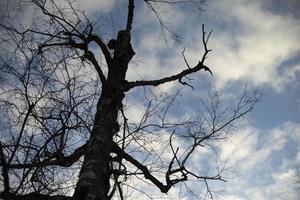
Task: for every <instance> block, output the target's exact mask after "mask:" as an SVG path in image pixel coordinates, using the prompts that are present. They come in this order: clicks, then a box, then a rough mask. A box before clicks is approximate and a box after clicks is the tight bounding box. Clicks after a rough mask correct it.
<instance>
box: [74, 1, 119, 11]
mask: <svg viewBox="0 0 300 200" xmlns="http://www.w3.org/2000/svg"><path fill="white" fill-rule="evenodd" d="M117 2H118V0H77V2H76V3H77V5H78V6H79V8H80V9H82V10H101V11H102V12H108V11H110V10H111V9H112V8H113V7H114V5H115V4H116V3H117ZM119 2H120V1H119Z"/></svg>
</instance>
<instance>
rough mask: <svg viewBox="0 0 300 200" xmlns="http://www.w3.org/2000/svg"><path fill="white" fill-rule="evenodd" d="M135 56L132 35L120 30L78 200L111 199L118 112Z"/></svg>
mask: <svg viewBox="0 0 300 200" xmlns="http://www.w3.org/2000/svg"><path fill="white" fill-rule="evenodd" d="M133 55H134V51H133V49H132V46H131V44H130V32H129V31H126V30H121V31H119V33H118V38H117V44H116V48H115V50H114V57H113V61H112V63H111V64H110V65H108V69H109V70H108V76H107V83H106V84H105V85H104V84H103V85H102V93H101V97H100V99H99V101H98V104H97V111H96V116H95V120H94V127H93V130H92V133H91V136H90V139H89V141H88V144H87V152H86V154H85V157H84V163H83V166H82V168H81V171H80V175H79V181H78V183H77V186H76V190H75V193H74V198H75V199H77V200H107V199H108V192H109V189H110V183H109V180H110V176H111V169H110V166H109V156H110V152H111V149H112V142H113V136H114V134H116V133H117V132H118V131H119V124H118V121H117V118H118V112H119V109H120V107H121V106H122V100H123V98H124V96H125V95H124V86H123V85H124V83H125V75H126V71H127V68H128V63H129V61H130V60H131V58H132V57H133Z"/></svg>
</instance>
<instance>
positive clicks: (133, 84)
mask: <svg viewBox="0 0 300 200" xmlns="http://www.w3.org/2000/svg"><path fill="white" fill-rule="evenodd" d="M210 34H211V32H210V33H209V35H208V36H207V37H206V36H205V35H206V32H205V30H204V25H202V36H203V45H204V54H203V56H202V59H201V60H200V61H199V62H198V64H197V65H196V66H194V67H189V65H188V69H185V70H183V71H181V72H180V73H178V74H175V75H172V76H168V77H165V78H162V79H157V80H145V81H134V82H126V83H125V84H124V89H125V91H128V90H130V89H132V88H134V87H138V86H158V85H161V84H164V83H167V82H172V81H176V80H178V81H179V82H181V83H182V84H185V85H188V84H187V83H185V82H183V81H182V78H183V77H185V76H186V75H189V74H192V73H195V72H198V71H200V70H202V69H203V70H205V71H208V72H209V73H210V74H211V75H212V72H211V70H210V69H209V68H208V67H207V66H205V65H204V61H205V59H206V57H207V54H208V52H210V51H211V49H208V48H207V43H208V39H209V37H210Z"/></svg>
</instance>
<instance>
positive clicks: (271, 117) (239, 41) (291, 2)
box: [24, 0, 300, 200]
mask: <svg viewBox="0 0 300 200" xmlns="http://www.w3.org/2000/svg"><path fill="white" fill-rule="evenodd" d="M126 2H127V1H124V0H85V1H83V0H80V1H79V6H80V8H82V9H84V10H86V13H88V14H89V15H90V16H92V17H93V18H94V21H97V20H99V16H102V17H103V16H104V18H101V19H100V22H99V23H98V25H99V27H101V26H100V25H102V24H103V25H104V26H105V27H108V28H106V29H101V33H102V34H103V37H104V38H105V39H107V40H108V39H109V38H111V37H112V36H113V35H114V34H115V33H116V30H118V28H120V27H122V26H123V24H124V23H125V21H124V16H125V14H126V10H124V9H126ZM159 9H160V11H162V12H163V13H164V14H162V17H163V19H165V21H166V22H168V23H169V24H170V25H171V26H172V28H173V29H174V31H175V32H176V33H178V34H179V36H181V37H180V39H181V42H180V43H178V42H176V41H174V40H171V39H169V40H168V42H167V43H166V42H165V41H164V40H163V38H162V35H161V31H160V26H159V24H158V23H157V21H156V18H155V16H154V15H153V13H152V12H151V10H150V9H149V8H147V7H146V6H145V5H144V4H143V3H141V2H139V3H137V5H136V11H135V20H134V27H133V48H134V49H135V51H136V56H135V57H134V59H133V61H132V63H131V64H130V68H129V71H128V75H127V79H128V80H137V79H146V78H150V79H151V78H157V77H164V76H168V75H170V74H173V73H176V72H179V71H181V70H182V69H184V67H185V63H184V61H183V59H182V56H181V52H182V50H183V48H184V47H185V49H186V51H185V54H186V57H187V60H188V61H189V62H190V64H191V65H194V64H196V63H197V62H198V60H199V58H200V57H201V56H202V53H203V45H202V42H201V40H202V38H201V37H202V34H201V25H202V24H205V26H206V29H207V30H208V31H209V30H212V31H213V33H212V36H211V38H210V41H209V48H211V49H212V50H213V51H212V52H211V53H210V54H209V57H208V58H207V60H206V64H207V66H209V67H210V68H211V70H212V71H213V73H214V76H213V77H211V76H210V75H209V74H208V73H205V72H203V71H201V72H198V73H197V74H194V75H192V76H190V78H192V79H193V82H192V84H193V86H194V87H195V90H194V91H192V90H191V89H190V88H189V87H186V88H184V89H183V90H181V96H179V98H178V104H177V105H176V106H174V107H173V108H172V111H171V113H170V116H169V117H170V119H171V120H172V119H174V120H175V119H180V118H183V117H187V116H189V115H194V114H195V113H196V112H195V111H198V110H199V109H200V107H201V106H199V104H200V101H199V98H200V97H203V96H205V95H206V94H207V88H216V90H217V91H218V92H219V93H220V94H221V95H222V96H223V97H224V98H225V100H224V101H225V102H227V103H230V102H233V101H235V100H236V99H238V98H239V94H240V93H241V92H243V90H244V86H245V85H246V84H247V85H248V86H249V87H255V88H260V89H263V91H264V95H263V98H262V100H261V102H260V103H259V104H257V105H256V107H255V109H254V111H253V112H252V113H250V114H249V116H248V117H247V118H245V119H243V120H242V121H241V122H240V123H239V124H238V128H236V129H234V130H232V133H231V134H230V135H228V139H227V140H226V141H223V142H221V143H218V144H215V145H216V148H215V150H216V152H217V154H215V152H213V151H211V150H203V151H202V150H201V151H199V154H198V155H195V156H194V157H193V159H192V162H193V163H192V164H195V166H197V167H199V166H202V167H208V166H210V163H206V162H208V161H207V159H208V158H210V160H211V161H210V162H214V161H215V160H218V162H219V163H220V165H223V164H224V163H226V169H227V170H226V171H224V176H225V177H226V178H227V181H228V182H226V183H222V182H211V189H212V191H214V192H215V193H214V194H215V196H216V198H217V199H223V200H252V199H255V200H269V199H270V200H271V199H272V200H281V199H288V200H298V199H300V185H296V184H295V182H296V179H297V173H299V176H300V45H299V44H300V14H299V11H298V10H299V9H300V2H299V1H298V0H286V1H283V0H278V1H276V0H264V1H259V0H251V1H250V0H248V1H247V0H227V1H225V0H211V1H207V4H206V5H205V7H204V10H205V12H201V13H199V12H198V11H197V9H195V8H192V7H188V6H185V7H179V6H168V5H166V4H163V5H161V6H160V7H159ZM164 11H167V12H164ZM109 13H111V16H112V17H113V18H112V19H113V24H114V26H115V30H114V29H113V28H111V22H108V21H107V20H109V19H110V17H109ZM29 16H30V15H29ZM28 19H30V17H29V18H28ZM24 20H26V19H24ZM178 88H182V86H181V85H180V84H178V83H177V82H174V83H168V84H165V85H163V86H161V87H159V88H155V89H154V93H155V94H160V93H168V94H173V93H174V92H176V90H177V89H178ZM140 92H142V90H137V91H135V92H133V93H130V94H129V97H128V98H127V99H126V102H127V103H128V107H127V117H128V118H129V119H130V120H131V121H132V122H137V121H139V119H140V118H141V116H142V115H143V112H144V102H143V101H141V100H142V96H143V95H141V94H139V93H140ZM166 137H167V136H166ZM178 145H181V144H180V143H178ZM194 170H196V171H197V170H199V168H195V169H194ZM299 178H300V177H299ZM133 184H136V185H139V184H140V182H139V181H137V182H136V183H133ZM136 185H135V186H136ZM140 186H141V189H144V190H146V191H147V192H149V193H151V194H152V195H155V196H157V197H158V198H156V199H187V200H188V199H195V198H192V197H189V198H188V197H186V198H184V197H181V196H180V192H181V188H180V187H175V188H173V189H172V190H171V191H170V192H169V193H168V196H166V195H161V194H160V193H159V191H157V190H155V189H152V188H151V187H149V186H147V185H143V184H141V185H140ZM190 187H191V188H193V189H194V190H195V191H197V190H200V188H201V187H203V185H201V184H197V183H194V182H192V183H190ZM137 195H138V196H133V197H132V198H133V199H145V198H147V197H146V196H143V197H140V194H137Z"/></svg>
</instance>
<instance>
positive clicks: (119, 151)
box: [112, 143, 174, 193]
mask: <svg viewBox="0 0 300 200" xmlns="http://www.w3.org/2000/svg"><path fill="white" fill-rule="evenodd" d="M112 151H113V152H114V153H116V154H117V155H118V156H122V157H123V158H124V159H125V160H127V161H128V162H130V163H131V164H133V165H134V166H136V167H137V168H138V169H139V170H141V171H142V172H143V174H144V176H145V178H146V179H148V180H150V181H151V182H152V183H153V184H154V185H156V186H157V187H158V188H159V189H160V191H161V192H163V193H167V192H168V191H169V190H170V188H171V187H172V186H173V185H174V184H172V185H171V184H170V185H164V184H163V183H161V182H160V181H159V180H158V179H157V178H155V177H154V176H153V175H152V174H151V173H150V171H149V169H148V168H147V167H146V166H144V165H142V164H141V163H140V162H139V161H137V160H136V159H135V158H134V157H132V156H131V155H129V154H127V153H126V152H125V151H123V150H122V149H121V148H120V147H119V146H118V145H117V144H116V143H113V147H112Z"/></svg>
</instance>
